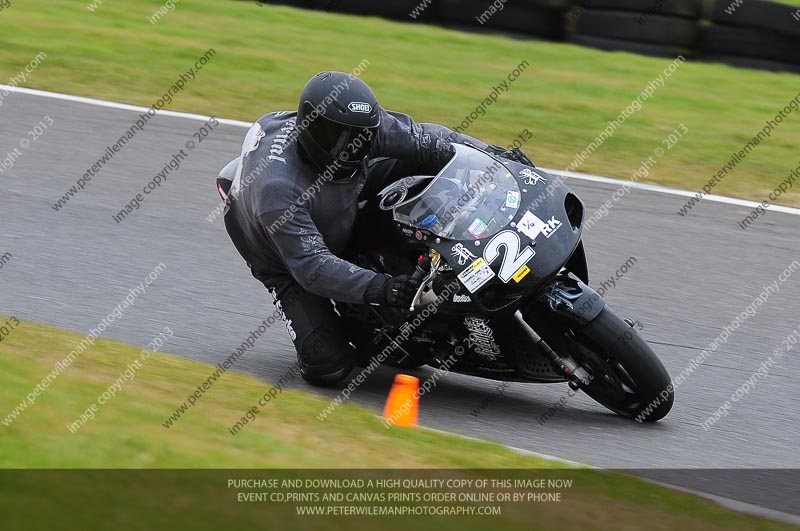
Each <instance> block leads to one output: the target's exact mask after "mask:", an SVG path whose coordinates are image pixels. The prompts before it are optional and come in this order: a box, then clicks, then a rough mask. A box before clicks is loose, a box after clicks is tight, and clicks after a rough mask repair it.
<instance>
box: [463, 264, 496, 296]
mask: <svg viewBox="0 0 800 531" xmlns="http://www.w3.org/2000/svg"><path fill="white" fill-rule="evenodd" d="M493 277H494V271H492V268H491V267H489V264H487V263H486V262H485V261H484V260H483V258H478V259H477V260H475V261H474V262H472V264H471V265H470V266H469V267H467V268H466V269H465V270H464V271H462V272H461V273H459V275H458V279H459V280H460V281H461V283H462V284H464V287H465V288H467V289H468V290H469V292H470V293H475V292H476V291H478V290H479V289H480V288H481V286H483V285H484V284H486V283H487V282H489V281H490V280H492V278H493Z"/></svg>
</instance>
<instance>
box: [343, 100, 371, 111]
mask: <svg viewBox="0 0 800 531" xmlns="http://www.w3.org/2000/svg"><path fill="white" fill-rule="evenodd" d="M347 108H348V109H350V110H351V111H352V112H365V113H369V112H371V111H372V105H370V104H369V103H364V102H363V101H354V102H352V103H350V105H348V106H347Z"/></svg>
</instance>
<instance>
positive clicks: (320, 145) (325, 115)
mask: <svg viewBox="0 0 800 531" xmlns="http://www.w3.org/2000/svg"><path fill="white" fill-rule="evenodd" d="M379 125H380V107H379V106H378V98H376V97H375V93H374V92H372V89H371V88H369V86H367V84H366V83H364V82H363V81H361V80H360V79H359V78H357V77H356V76H353V75H351V74H345V73H344V72H320V73H319V74H317V75H315V76H314V77H312V78H311V79H310V80H309V81H308V83H306V86H305V88H303V93H302V94H301V95H300V106H299V108H298V110H297V127H298V129H299V135H298V142H299V144H300V147H301V148H302V149H303V151H305V154H306V155H307V156H308V158H309V159H311V162H312V163H313V164H314V165H315V166H316V168H317V169H318V170H319V171H320V172H325V171H330V172H331V174H333V178H334V179H346V178H349V177H352V175H353V174H354V173H355V172H356V170H358V168H359V167H360V165H361V162H362V161H363V160H364V159H365V158H366V157H367V155H368V154H369V151H370V147H371V146H372V141H373V139H374V138H375V132H376V130H377V128H378V126H379Z"/></svg>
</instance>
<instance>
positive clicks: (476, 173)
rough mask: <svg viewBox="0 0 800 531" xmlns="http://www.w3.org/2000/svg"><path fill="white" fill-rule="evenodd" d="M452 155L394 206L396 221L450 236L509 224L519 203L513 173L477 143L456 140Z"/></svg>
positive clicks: (466, 236)
mask: <svg viewBox="0 0 800 531" xmlns="http://www.w3.org/2000/svg"><path fill="white" fill-rule="evenodd" d="M454 147H455V149H456V154H455V155H454V156H453V158H452V159H451V160H450V162H448V163H447V165H446V166H445V167H444V168H443V169H442V171H441V172H439V174H438V175H437V176H436V177H435V178H434V180H433V182H431V184H429V185H428V186H427V187H426V188H425V190H423V191H422V192H421V193H420V194H419V195H417V196H416V197H413V198H411V199H409V200H407V201H405V202H403V203H401V204H399V205H397V206H396V207H395V209H394V219H395V221H397V222H399V223H403V224H406V225H410V226H412V227H416V228H419V229H425V230H427V231H429V232H431V233H432V234H434V235H436V236H440V237H442V238H449V239H453V240H479V239H482V238H487V237H489V236H493V235H494V234H497V233H498V232H499V231H500V230H501V229H502V228H503V227H505V226H506V225H508V224H509V223H510V222H511V220H512V219H514V216H515V215H516V213H517V210H518V209H519V205H520V191H519V186H518V185H517V181H516V179H515V178H514V176H513V175H512V174H511V172H510V171H508V168H506V167H505V166H504V165H503V163H501V162H500V161H498V160H497V159H494V158H492V157H490V156H489V155H487V154H486V153H483V152H482V151H478V150H477V149H475V148H472V147H469V146H464V145H461V144H454Z"/></svg>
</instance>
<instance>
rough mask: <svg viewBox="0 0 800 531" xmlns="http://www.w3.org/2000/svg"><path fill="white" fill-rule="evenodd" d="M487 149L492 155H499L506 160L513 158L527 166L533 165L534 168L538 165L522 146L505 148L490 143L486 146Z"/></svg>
mask: <svg viewBox="0 0 800 531" xmlns="http://www.w3.org/2000/svg"><path fill="white" fill-rule="evenodd" d="M486 151H488V152H489V153H491V154H492V155H497V156H498V157H502V158H504V159H506V160H513V161H514V162H519V163H520V164H525V165H526V166H533V167H534V168H535V167H536V165H535V164H534V163H533V161H532V160H531V159H529V158H528V156H527V155H526V154H525V153H523V152H522V150H521V149H520V148H514V149H505V148H502V147H500V146H495V145H494V144H490V145H489V147H487V148H486Z"/></svg>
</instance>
